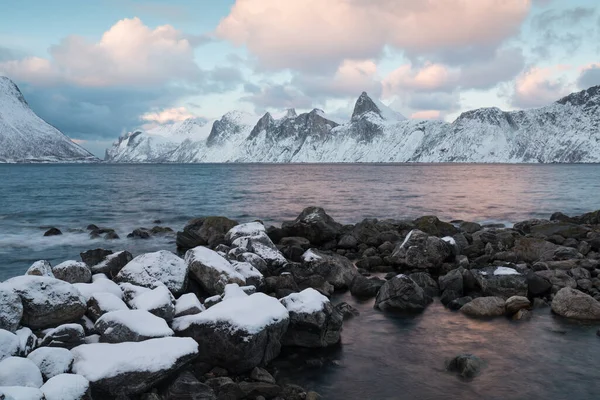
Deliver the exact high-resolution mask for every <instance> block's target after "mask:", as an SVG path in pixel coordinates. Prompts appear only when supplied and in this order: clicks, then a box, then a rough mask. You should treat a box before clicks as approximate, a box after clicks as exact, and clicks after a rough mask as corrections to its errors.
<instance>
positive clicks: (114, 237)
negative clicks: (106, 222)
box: [104, 231, 121, 240]
mask: <svg viewBox="0 0 600 400" xmlns="http://www.w3.org/2000/svg"><path fill="white" fill-rule="evenodd" d="M118 239H121V237H120V236H119V235H118V234H117V232H114V231H111V232H107V233H106V235H104V240H118Z"/></svg>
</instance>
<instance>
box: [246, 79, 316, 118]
mask: <svg viewBox="0 0 600 400" xmlns="http://www.w3.org/2000/svg"><path fill="white" fill-rule="evenodd" d="M241 100H242V101H246V102H249V103H252V104H254V108H255V111H256V113H257V114H260V113H263V112H264V111H265V110H266V109H268V108H274V109H284V108H312V105H313V100H312V99H311V98H310V97H308V96H306V95H305V94H304V93H302V92H301V91H299V90H298V89H296V88H295V87H293V86H290V85H284V84H273V85H264V86H263V87H262V88H261V89H260V90H259V91H255V92H254V93H251V94H250V95H249V96H245V97H242V98H241Z"/></svg>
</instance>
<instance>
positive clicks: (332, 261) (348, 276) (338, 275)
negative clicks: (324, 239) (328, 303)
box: [290, 249, 358, 289]
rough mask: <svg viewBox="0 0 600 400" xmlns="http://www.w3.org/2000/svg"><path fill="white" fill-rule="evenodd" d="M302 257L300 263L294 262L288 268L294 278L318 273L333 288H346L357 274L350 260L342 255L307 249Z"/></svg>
mask: <svg viewBox="0 0 600 400" xmlns="http://www.w3.org/2000/svg"><path fill="white" fill-rule="evenodd" d="M302 257H303V261H302V264H294V265H292V266H291V268H290V272H291V273H292V275H294V277H295V278H307V277H309V276H313V275H319V276H322V277H323V278H324V279H325V280H326V281H327V282H329V283H330V284H331V285H333V287H334V288H335V289H347V288H348V287H350V285H351V284H352V281H353V280H354V278H355V277H356V276H357V275H358V271H357V270H356V268H355V267H354V265H353V264H352V262H351V261H350V260H348V259H347V258H346V257H344V256H340V255H337V254H326V253H324V252H322V251H319V250H316V249H309V250H307V251H306V253H304V255H303V256H302Z"/></svg>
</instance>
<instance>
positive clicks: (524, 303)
mask: <svg viewBox="0 0 600 400" xmlns="http://www.w3.org/2000/svg"><path fill="white" fill-rule="evenodd" d="M505 306H506V314H508V315H509V316H511V315H513V314H516V313H517V312H518V311H519V310H522V309H527V308H529V307H531V302H530V301H529V299H528V298H527V297H524V296H512V297H509V298H508V299H507V300H506V304H505Z"/></svg>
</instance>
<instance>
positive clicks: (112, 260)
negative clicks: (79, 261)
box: [82, 250, 133, 277]
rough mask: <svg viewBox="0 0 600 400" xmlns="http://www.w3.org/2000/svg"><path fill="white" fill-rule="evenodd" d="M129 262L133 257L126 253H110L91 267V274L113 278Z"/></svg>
mask: <svg viewBox="0 0 600 400" xmlns="http://www.w3.org/2000/svg"><path fill="white" fill-rule="evenodd" d="M96 251H97V250H96ZM82 254H83V253H82ZM131 260H133V256H132V255H131V253H130V252H128V251H119V252H117V253H112V252H111V253H110V254H108V255H106V256H105V257H104V258H103V259H102V260H101V261H100V262H98V263H97V264H94V265H92V266H91V268H92V272H93V273H94V274H105V275H106V276H110V277H115V276H117V274H118V273H119V271H121V269H122V268H123V267H124V266H126V265H127V264H128V263H129V262H130V261H131ZM88 265H89V264H88Z"/></svg>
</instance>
